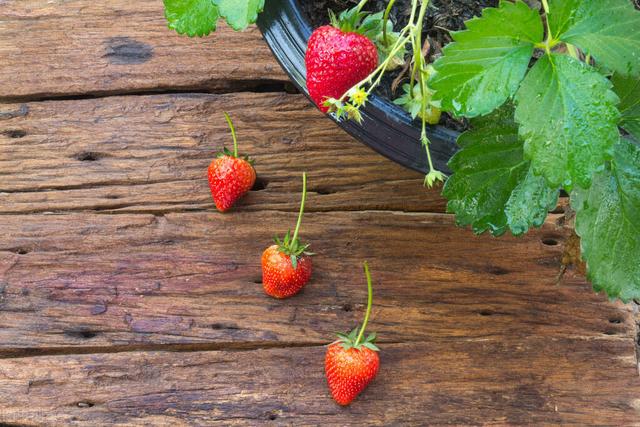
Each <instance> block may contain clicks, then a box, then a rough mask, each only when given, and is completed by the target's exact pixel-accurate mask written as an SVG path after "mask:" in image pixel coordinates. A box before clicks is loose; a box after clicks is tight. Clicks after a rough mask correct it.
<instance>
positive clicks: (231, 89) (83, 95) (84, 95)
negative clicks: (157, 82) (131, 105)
mask: <svg viewBox="0 0 640 427" xmlns="http://www.w3.org/2000/svg"><path fill="white" fill-rule="evenodd" d="M226 83H228V84H226V85H225V86H223V87H214V88H210V89H203V88H201V87H194V86H158V87H151V88H148V89H131V90H127V89H117V90H99V91H86V92H79V93H65V94H56V93H34V94H29V95H22V96H4V97H3V96H0V103H3V104H18V103H25V102H45V101H81V100H86V99H100V98H111V97H116V96H131V97H133V96H146V95H178V96H180V95H182V96H198V95H224V94H232V93H242V92H247V93H286V94H295V93H298V91H297V90H295V89H293V88H292V85H291V84H290V83H289V82H286V81H282V80H271V79H258V80H233V81H228V82H226ZM28 112H29V109H28V107H27V106H26V105H22V106H21V107H20V109H19V110H18V111H10V112H0V120H3V119H11V118H14V117H21V116H26V115H27V114H28Z"/></svg>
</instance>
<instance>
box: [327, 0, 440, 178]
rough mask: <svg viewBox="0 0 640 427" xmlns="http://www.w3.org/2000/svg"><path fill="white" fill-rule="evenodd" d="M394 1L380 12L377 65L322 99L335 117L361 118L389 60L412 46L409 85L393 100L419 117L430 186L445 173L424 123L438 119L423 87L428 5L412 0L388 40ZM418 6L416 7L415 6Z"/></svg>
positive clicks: (436, 107)
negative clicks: (381, 55)
mask: <svg viewBox="0 0 640 427" xmlns="http://www.w3.org/2000/svg"><path fill="white" fill-rule="evenodd" d="M366 1H367V0H362V1H361V2H360V3H359V4H358V7H360V8H362V7H363V6H364V3H366ZM394 3H395V2H394V1H390V2H389V4H388V5H387V8H386V10H385V12H384V14H383V22H382V27H381V34H382V40H383V41H385V42H386V43H389V44H390V46H388V47H387V50H388V52H389V53H388V56H387V57H386V59H384V60H383V61H381V63H380V64H379V65H378V67H377V68H375V69H373V70H372V71H371V73H369V75H367V76H366V77H364V78H363V79H362V80H360V81H359V82H357V83H355V84H354V85H353V86H352V87H351V88H349V89H348V90H346V91H344V92H343V94H342V95H340V96H339V97H333V98H329V99H327V100H326V101H325V102H324V105H325V107H326V108H328V110H329V112H333V113H335V115H336V118H337V119H338V120H341V119H342V118H343V117H347V118H349V119H352V120H355V121H357V122H361V121H362V115H361V113H360V108H361V107H362V106H364V105H365V103H366V101H367V100H368V98H369V96H370V95H371V93H372V92H373V90H374V89H375V88H376V87H377V86H378V84H380V82H381V80H382V77H383V76H384V74H385V72H387V71H389V70H390V69H391V68H392V66H393V60H394V59H395V58H396V55H398V54H399V53H400V52H403V51H404V49H405V46H406V45H407V44H410V45H411V47H412V52H413V53H412V67H411V78H410V80H409V84H408V85H406V86H405V87H404V89H405V96H404V97H402V98H400V99H399V100H398V102H397V103H399V104H401V105H402V106H403V107H404V108H405V109H406V110H407V111H409V112H411V113H412V114H413V113H414V112H415V116H419V117H420V118H421V122H422V128H421V133H420V140H421V142H422V145H423V146H424V148H425V150H426V153H427V161H428V166H429V173H428V174H427V175H426V177H425V185H427V186H429V187H431V186H433V185H434V184H435V183H436V182H437V181H444V180H445V179H446V176H445V175H444V174H443V173H442V172H440V171H438V170H437V169H436V168H435V167H434V165H433V161H432V159H431V152H430V150H429V144H430V141H429V138H428V137H427V133H426V128H427V124H428V123H434V122H436V119H437V118H439V114H440V110H439V107H440V106H439V105H437V104H436V103H432V101H431V99H432V95H433V93H432V91H431V90H430V89H429V88H428V86H427V80H428V79H429V76H430V73H429V71H428V69H427V64H426V61H425V59H424V53H423V52H422V28H423V23H424V19H425V15H426V11H427V8H428V6H429V0H412V2H411V14H410V17H409V23H408V24H407V25H406V26H405V27H404V28H403V29H402V30H400V31H399V33H397V37H395V38H394V40H393V42H391V39H390V37H388V35H387V34H386V31H385V29H386V28H387V21H388V19H389V12H390V10H391V8H392V7H393V5H394ZM418 5H420V7H418Z"/></svg>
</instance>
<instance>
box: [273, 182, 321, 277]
mask: <svg viewBox="0 0 640 427" xmlns="http://www.w3.org/2000/svg"><path fill="white" fill-rule="evenodd" d="M306 199H307V173H306V172H303V173H302V201H301V202H300V212H298V222H297V223H296V229H295V231H294V232H293V237H292V236H291V230H289V231H287V234H285V236H284V239H282V240H280V239H279V238H278V237H277V236H276V237H274V241H275V242H276V244H277V245H278V250H279V251H280V252H282V253H284V254H286V255H289V258H291V265H292V266H293V269H294V270H295V269H296V268H298V257H300V256H301V255H303V254H304V255H313V253H312V252H308V251H307V248H308V247H309V244H302V243H300V240H298V232H299V231H300V224H301V223H302V215H303V214H304V202H305V200H306Z"/></svg>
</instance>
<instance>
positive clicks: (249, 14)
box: [213, 0, 264, 31]
mask: <svg viewBox="0 0 640 427" xmlns="http://www.w3.org/2000/svg"><path fill="white" fill-rule="evenodd" d="M213 2H214V3H215V4H216V5H217V6H218V9H220V15H221V16H222V17H223V18H225V19H226V20H227V24H229V26H230V27H231V28H233V29H234V30H236V31H239V30H244V29H246V28H247V27H248V26H249V24H254V23H255V22H256V20H257V19H258V14H259V13H260V12H262V9H263V8H264V0H213Z"/></svg>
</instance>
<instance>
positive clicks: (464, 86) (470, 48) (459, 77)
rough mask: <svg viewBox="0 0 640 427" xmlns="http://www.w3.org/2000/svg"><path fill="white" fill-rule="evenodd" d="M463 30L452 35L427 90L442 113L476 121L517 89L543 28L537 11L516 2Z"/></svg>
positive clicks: (485, 14)
mask: <svg viewBox="0 0 640 427" xmlns="http://www.w3.org/2000/svg"><path fill="white" fill-rule="evenodd" d="M466 26H467V30H466V31H460V32H454V33H452V37H453V40H454V43H450V44H448V45H447V46H446V47H445V48H444V52H443V53H444V56H442V57H441V58H439V59H438V60H437V61H436V62H435V63H434V67H435V69H436V71H437V73H436V74H435V76H434V77H433V78H432V79H431V81H430V83H429V86H430V87H431V88H432V89H434V90H435V91H436V94H435V96H434V98H435V99H436V100H441V101H442V108H443V109H444V110H446V111H450V112H453V113H454V114H456V115H458V116H465V117H476V116H481V115H485V114H487V113H490V112H491V111H493V110H495V109H496V108H497V107H499V106H500V105H502V104H503V103H504V102H505V101H506V100H507V99H508V98H509V97H511V96H512V95H513V94H514V92H515V91H516V90H517V89H518V85H519V84H520V82H521V81H522V78H523V77H524V75H525V73H526V71H527V68H528V65H529V60H530V59H531V55H532V54H533V50H534V44H535V43H538V42H541V41H542V37H543V27H542V21H541V19H540V15H539V14H538V12H537V11H535V10H533V9H530V8H529V6H527V5H526V4H524V3H523V2H522V1H520V0H518V1H516V3H511V2H508V1H501V2H500V7H499V8H486V9H484V11H483V15H482V17H481V18H474V19H471V20H469V21H467V22H466Z"/></svg>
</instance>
